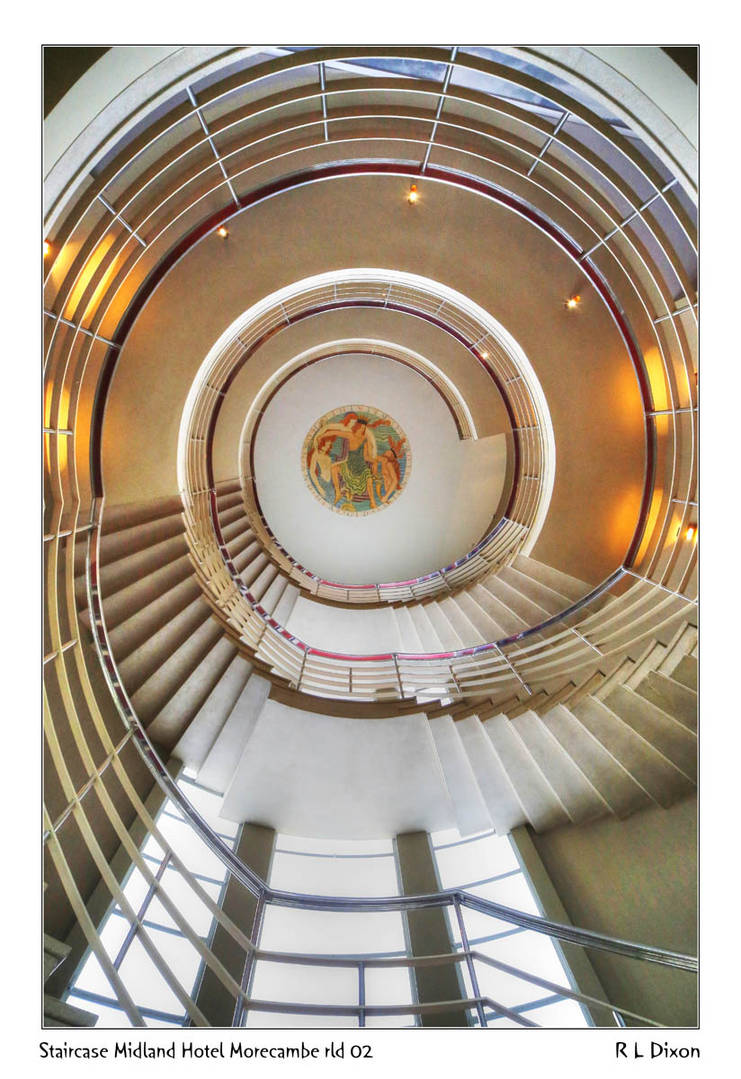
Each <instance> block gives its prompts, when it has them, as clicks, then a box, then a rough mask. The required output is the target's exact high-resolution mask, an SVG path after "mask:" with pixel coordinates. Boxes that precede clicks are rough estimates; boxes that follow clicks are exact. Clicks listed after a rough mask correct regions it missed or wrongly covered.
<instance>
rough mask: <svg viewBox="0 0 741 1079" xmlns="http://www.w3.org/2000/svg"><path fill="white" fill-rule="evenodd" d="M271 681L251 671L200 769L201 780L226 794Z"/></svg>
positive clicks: (199, 780)
mask: <svg viewBox="0 0 741 1079" xmlns="http://www.w3.org/2000/svg"><path fill="white" fill-rule="evenodd" d="M271 688H272V687H271V683H270V682H269V681H268V680H267V679H266V678H262V677H261V676H260V675H257V674H251V675H250V676H249V677H248V679H247V681H246V683H245V685H244V687H243V688H242V691H241V693H240V695H239V697H238V698H237V700H236V702H235V704H234V707H233V708H232V710H231V712H230V713H229V715H228V717H227V719H226V722H225V723H224V726H223V727H222V728H221V730H220V731H219V734H218V735H217V737H216V739H215V741H214V743H213V745H212V746H211V748H210V750H209V752H208V756H207V757H206V758H205V760H204V761H203V764H202V765H201V767H200V770H199V772H198V782H199V783H201V784H203V785H204V786H205V787H209V788H210V789H211V790H215V791H218V792H219V793H220V794H223V793H224V792H225V791H226V789H227V787H228V786H229V784H230V783H231V780H232V777H233V775H234V772H235V770H236V768H237V765H238V764H239V761H240V759H241V757H242V753H243V752H244V748H245V746H246V745H247V743H248V741H249V739H250V735H251V734H252V731H253V729H254V726H255V724H256V723H257V718H258V716H259V715H260V712H261V711H262V709H263V706H264V704H265V701H266V700H267V699H268V696H269V695H270V690H271Z"/></svg>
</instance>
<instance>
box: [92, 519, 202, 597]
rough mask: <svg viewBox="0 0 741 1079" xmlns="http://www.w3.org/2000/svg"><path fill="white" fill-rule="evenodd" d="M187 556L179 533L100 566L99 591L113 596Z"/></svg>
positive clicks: (186, 549)
mask: <svg viewBox="0 0 741 1079" xmlns="http://www.w3.org/2000/svg"><path fill="white" fill-rule="evenodd" d="M187 554H188V545H187V543H186V542H185V536H184V535H182V533H179V534H178V535H176V536H171V537H170V539H166V540H162V541H161V542H160V543H155V544H153V545H152V546H151V547H147V548H145V549H144V550H142V551H137V552H135V553H134V554H130V555H128V556H127V557H125V558H121V559H119V560H118V561H117V562H112V563H106V564H104V565H102V566H101V571H100V590H101V593H102V595H103V596H104V597H106V598H108V597H109V596H113V595H114V593H116V592H118V591H119V590H120V589H122V588H126V586H127V585H130V584H133V583H134V582H135V581H138V580H140V579H141V578H142V577H146V576H147V574H149V573H153V572H154V571H155V570H158V569H161V568H162V567H163V566H167V565H170V563H172V562H175V561H177V560H178V559H179V558H182V556H183V555H187Z"/></svg>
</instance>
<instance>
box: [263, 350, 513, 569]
mask: <svg viewBox="0 0 741 1079" xmlns="http://www.w3.org/2000/svg"><path fill="white" fill-rule="evenodd" d="M433 359H434V358H433ZM345 405H364V406H368V407H371V408H377V409H379V410H381V411H383V412H387V413H388V414H389V415H390V416H391V417H392V418H393V419H394V420H396V421H398V423H399V424H400V425H401V427H402V429H403V430H404V432H405V433H406V435H407V438H408V442H409V445H410V446H411V451H412V466H411V471H410V472H409V473H408V482H407V483H406V485H405V487H404V490H403V491H402V493H401V494H400V495H399V496H398V497H397V498H396V499H395V500H394V501H393V502H392V503H391V504H390V505H389V506H387V507H386V508H385V509H383V510H379V511H378V512H376V513H371V514H369V515H368V516H365V517H359V518H352V517H346V516H344V515H342V514H339V513H334V512H333V511H332V510H330V509H329V507H327V506H324V505H322V504H321V503H320V502H319V501H318V499H316V498H315V497H314V496H313V495H312V494H311V492H310V491H309V490H308V488H307V486H306V482H305V480H304V477H303V475H302V471H301V448H302V445H303V441H304V438H305V437H306V435H307V433H308V431H309V429H310V428H311V426H312V425H313V424H314V423H315V421H316V420H317V419H319V417H320V416H322V415H324V414H325V413H327V412H329V411H330V410H331V409H335V408H341V407H342V406H345ZM505 470H506V446H505V439H504V435H503V434H502V435H499V436H493V437H491V438H485V439H480V440H478V441H461V440H460V439H459V437H458V433H457V430H456V426H455V423H454V422H453V418H452V416H451V414H450V412H449V410H448V408H447V406H446V404H445V403H444V401H443V400H442V398H441V397H440V395H439V394H438V393H437V391H436V390H435V389H433V387H432V386H430V384H429V383H428V382H427V381H426V380H425V379H424V378H422V377H421V376H420V375H418V374H416V373H415V372H414V371H412V370H410V369H409V368H408V367H405V366H404V365H402V364H399V363H396V362H394V361H393V360H390V359H387V358H385V357H382V356H369V355H361V354H357V353H355V354H348V355H345V356H338V357H333V358H331V359H328V360H323V361H321V362H319V363H316V364H313V365H312V366H311V367H308V368H306V369H305V370H304V371H301V372H299V373H298V374H297V375H295V376H294V377H293V378H291V379H290V380H289V381H288V382H286V383H285V385H284V386H283V387H281V389H280V390H279V391H278V392H277V393H276V394H275V396H274V397H273V398H272V400H271V401H270V403H269V404H268V406H267V408H266V410H265V414H264V416H263V418H262V421H261V423H260V425H259V427H258V430H257V434H256V436H255V446H254V474H255V480H256V488H257V494H258V498H259V500H260V505H261V507H262V511H263V514H264V516H265V518H266V520H267V522H268V525H269V526H270V528H271V529H272V531H273V533H274V534H275V536H276V538H277V539H278V541H279V542H280V543H281V544H282V545H283V546H284V547H285V549H286V550H287V551H288V552H289V554H291V555H292V556H293V558H295V559H296V560H297V561H298V562H300V563H301V564H302V565H303V566H305V567H306V568H307V569H309V570H311V571H312V572H313V573H316V574H318V575H320V576H321V577H324V578H325V579H327V580H331V581H338V582H341V583H346V584H367V583H375V582H380V581H395V580H404V579H407V578H409V577H416V576H420V575H421V574H423V573H427V572H431V571H432V570H434V569H438V568H440V567H441V566H445V565H448V564H450V563H451V562H453V561H454V560H455V559H456V558H459V557H460V556H461V555H463V554H465V553H466V552H467V551H468V550H470V548H471V547H472V546H473V545H474V544H475V543H476V542H477V540H479V539H480V538H481V536H482V535H483V534H484V532H485V530H486V529H487V527H488V525H489V523H490V521H491V518H492V515H493V513H494V511H495V509H496V507H497V504H498V502H499V498H500V496H501V493H502V489H503V486H504V478H505Z"/></svg>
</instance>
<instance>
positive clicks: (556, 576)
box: [512, 554, 593, 607]
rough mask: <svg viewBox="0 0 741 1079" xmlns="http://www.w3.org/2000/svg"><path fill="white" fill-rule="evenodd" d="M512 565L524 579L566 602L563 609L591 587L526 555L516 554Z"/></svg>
mask: <svg viewBox="0 0 741 1079" xmlns="http://www.w3.org/2000/svg"><path fill="white" fill-rule="evenodd" d="M512 565H513V567H514V569H516V570H518V571H519V572H520V573H523V574H524V575H525V576H526V577H530V578H531V579H532V580H534V581H537V582H538V583H540V584H543V585H545V586H546V588H549V589H550V590H551V592H555V593H556V595H558V596H562V597H563V599H564V600H565V601H566V602H565V603H564V607H568V606H570V605H571V604H572V603H575V602H576V601H577V600H579V599H581V598H582V597H583V596H585V595H586V594H587V593H588V592H589V591H590V589H591V588H592V587H593V586H592V585H590V584H588V583H587V582H586V581H580V580H579V579H578V577H571V576H569V574H567V573H562V572H561V571H560V570H557V569H553V567H552V566H547V565H546V564H545V563H544V562H538V561H537V559H535V558H530V557H528V556H527V555H522V554H518V555H517V557H516V558H515V560H514V562H513V563H512Z"/></svg>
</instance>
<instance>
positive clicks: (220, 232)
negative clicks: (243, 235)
mask: <svg viewBox="0 0 741 1079" xmlns="http://www.w3.org/2000/svg"><path fill="white" fill-rule="evenodd" d="M216 235H217V236H221V238H222V240H225V239H226V238H227V236H228V235H229V229H228V228H225V227H224V225H219V227H218V228H217V230H216Z"/></svg>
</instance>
